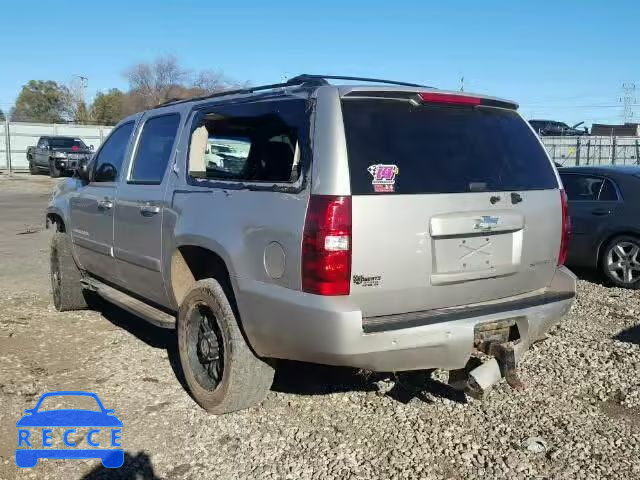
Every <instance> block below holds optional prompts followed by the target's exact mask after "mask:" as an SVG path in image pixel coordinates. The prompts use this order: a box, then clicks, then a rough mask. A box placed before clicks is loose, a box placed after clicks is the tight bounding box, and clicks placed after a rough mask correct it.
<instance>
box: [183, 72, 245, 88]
mask: <svg viewBox="0 0 640 480" xmlns="http://www.w3.org/2000/svg"><path fill="white" fill-rule="evenodd" d="M193 86H194V87H197V88H200V89H202V90H203V91H204V92H206V93H215V92H221V91H224V90H229V89H232V88H240V87H241V86H242V85H241V84H238V83H237V82H234V81H233V80H230V79H229V78H227V77H226V76H225V75H224V74H223V73H222V72H217V71H215V70H203V71H201V72H198V73H197V75H195V78H194V80H193Z"/></svg>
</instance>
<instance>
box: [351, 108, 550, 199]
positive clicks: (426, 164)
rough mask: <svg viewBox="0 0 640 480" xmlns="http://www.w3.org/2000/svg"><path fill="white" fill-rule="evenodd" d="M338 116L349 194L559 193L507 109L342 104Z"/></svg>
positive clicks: (543, 158)
mask: <svg viewBox="0 0 640 480" xmlns="http://www.w3.org/2000/svg"><path fill="white" fill-rule="evenodd" d="M342 113H343V118H344V127H345V135H346V140H347V153H348V155H349V171H350V177H351V193H352V194H354V195H364V194H387V195H388V194H429V193H464V192H482V191H487V192H491V191H510V190H521V191H522V190H544V189H555V188H558V184H557V180H556V176H555V173H554V171H553V167H552V166H551V164H550V162H549V159H548V157H547V155H546V153H545V151H544V148H543V147H542V146H541V145H540V142H539V141H538V138H537V137H536V135H535V133H533V132H532V131H531V130H530V129H529V127H528V126H527V125H526V123H525V121H524V120H522V118H520V116H519V115H518V114H517V113H516V112H514V111H510V110H502V109H494V108H468V107H462V108H460V107H451V106H427V105H413V104H412V103H410V102H408V101H407V102H401V101H397V100H365V99H344V100H343V101H342Z"/></svg>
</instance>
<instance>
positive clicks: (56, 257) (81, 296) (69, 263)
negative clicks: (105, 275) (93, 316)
mask: <svg viewBox="0 0 640 480" xmlns="http://www.w3.org/2000/svg"><path fill="white" fill-rule="evenodd" d="M50 266H51V293H52V295H53V306H54V307H56V310H58V311H59V312H66V311H69V310H82V309H85V308H87V301H86V298H85V291H84V289H83V288H82V283H81V280H82V273H81V272H80V269H79V268H78V266H77V265H76V262H75V260H74V259H73V255H72V254H71V238H70V237H69V235H67V234H65V233H63V232H56V233H54V234H53V238H52V239H51V254H50Z"/></svg>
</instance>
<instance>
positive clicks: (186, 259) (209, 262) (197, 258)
mask: <svg viewBox="0 0 640 480" xmlns="http://www.w3.org/2000/svg"><path fill="white" fill-rule="evenodd" d="M203 278H215V279H216V280H218V282H220V285H221V286H222V288H224V289H225V291H226V292H227V295H231V296H233V289H232V288H231V279H230V277H229V270H228V269H227V265H226V264H225V263H224V260H223V259H222V257H220V255H218V254H217V253H215V252H212V251H211V250H207V249H206V248H202V247H198V246H194V245H183V246H181V247H178V248H177V249H176V251H175V252H174V253H173V255H172V257H171V289H172V290H173V295H174V298H175V299H176V302H177V303H178V304H180V302H181V301H182V299H183V298H184V296H185V295H186V293H187V291H188V290H189V288H191V285H192V284H193V283H194V282H196V281H198V280H202V279H203ZM229 300H231V298H230V299H229Z"/></svg>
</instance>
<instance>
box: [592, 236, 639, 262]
mask: <svg viewBox="0 0 640 480" xmlns="http://www.w3.org/2000/svg"><path fill="white" fill-rule="evenodd" d="M622 236H628V237H635V238H638V239H640V235H639V234H638V232H616V233H612V234H610V235H608V236H607V237H606V238H605V239H604V240H603V241H602V243H600V246H599V247H598V258H596V265H597V266H598V268H600V259H601V258H602V255H603V253H604V249H605V248H606V246H607V244H608V243H609V242H610V241H611V240H613V239H614V238H616V237H622Z"/></svg>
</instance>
